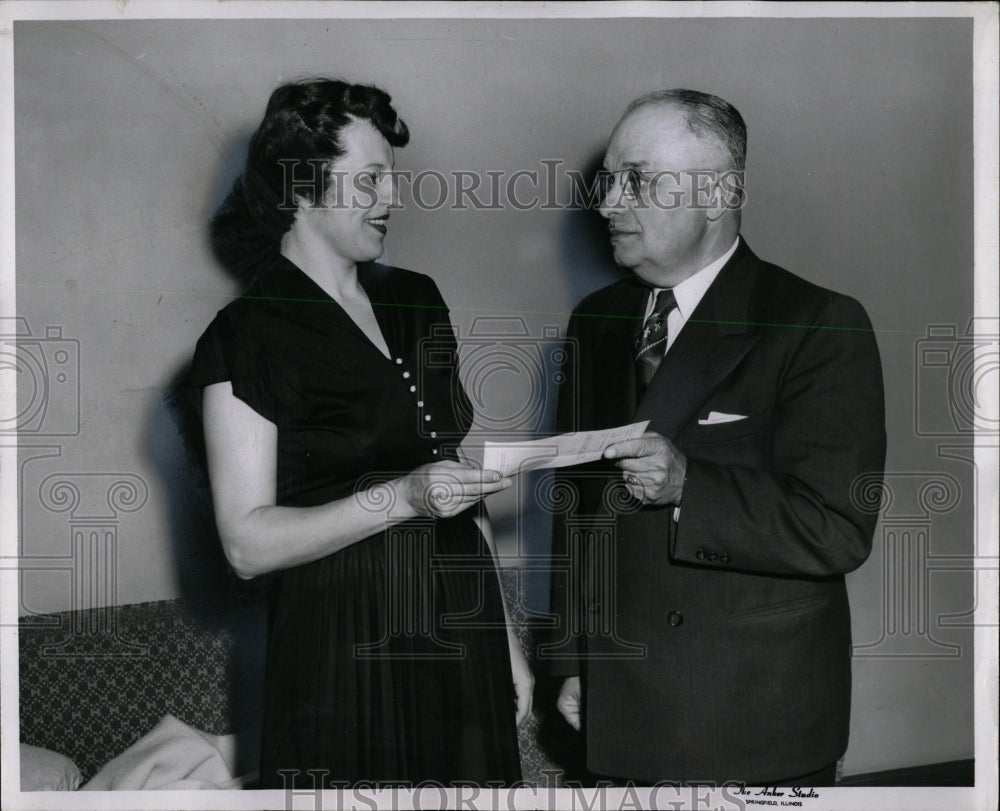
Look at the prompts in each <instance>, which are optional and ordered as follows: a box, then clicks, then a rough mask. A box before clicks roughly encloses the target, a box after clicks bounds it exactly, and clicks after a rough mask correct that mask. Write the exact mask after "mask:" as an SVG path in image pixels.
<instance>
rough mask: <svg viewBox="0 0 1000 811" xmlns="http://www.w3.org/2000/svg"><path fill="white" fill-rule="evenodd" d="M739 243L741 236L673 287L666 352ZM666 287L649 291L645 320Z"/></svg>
mask: <svg viewBox="0 0 1000 811" xmlns="http://www.w3.org/2000/svg"><path fill="white" fill-rule="evenodd" d="M739 244H740V238H739V237H736V241H735V242H733V244H732V246H731V247H730V248H729V250H728V251H726V252H725V253H724V254H722V256H720V257H719V258H718V259H716V260H715V261H714V262H712V263H711V264H710V265H706V266H705V267H703V268H702V269H701V270H699V271H698V272H697V273H695V274H694V275H692V276H688V278H686V279H685V280H684V281H683V282H681V283H680V284H679V285H677V286H676V287H674V288H673V291H674V298H675V299H676V300H677V306H676V307H675V308H674V309H673V310H671V311H670V313H669V314H668V315H667V343H666V346H665V348H664V350H663V352H664V353H666V352H667V350H669V349H670V347H671V346H672V345H673V343H674V341H675V340H676V339H677V333H679V332H680V331H681V328H682V327H683V326H684V325H685V324H686V323H687V320H688V319H689V318H690V317H691V313H693V312H694V311H695V308H696V307H697V306H698V303H699V302H700V301H701V300H702V298H703V297H704V296H705V293H706V292H707V291H708V288H709V287H710V286H711V284H712V282H714V281H715V277H716V276H718V275H719V271H720V270H722V266H723V265H725V264H726V262H728V261H729V257H731V256H732V255H733V254H734V253H736V248H737V246H738V245H739ZM664 289H665V288H662V287H654V288H653V289H652V290H650V291H649V300H648V301H647V302H646V315H645V316H644V317H643V322H645V319H647V318H649V316H650V315H651V314H652V312H653V307H654V305H655V303H656V294H657V293H659V292H660V291H661V290H664Z"/></svg>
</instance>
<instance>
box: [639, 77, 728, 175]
mask: <svg viewBox="0 0 1000 811" xmlns="http://www.w3.org/2000/svg"><path fill="white" fill-rule="evenodd" d="M647 104H672V105H674V106H675V107H677V108H678V109H679V110H681V112H683V113H684V117H685V120H686V121H687V126H688V129H689V130H690V131H691V132H692V133H694V134H695V135H697V136H698V137H699V138H706V137H708V138H712V139H713V140H715V141H717V142H718V143H719V145H720V146H721V147H722V148H723V149H724V150H725V151H726V152H727V153H728V154H729V160H730V163H731V166H729V167H728V168H730V169H734V170H736V171H737V172H742V171H743V170H744V169H745V168H746V160H747V125H746V123H744V121H743V116H741V115H740V111H739V110H737V109H736V108H735V107H733V105H732V104H730V103H729V102H728V101H726V100H725V99H720V98H719V97H718V96H713V95H711V94H710V93H702V92H700V91H698V90H682V89H672V90H656V91H654V92H652V93H646V94H645V95H643V96H639V98H637V99H636V100H635V101H633V102H632V103H631V104H630V105H629V106H628V109H626V110H625V115H628V114H629V113H631V112H632V111H633V110H635V109H637V108H639V107H645V106H646V105H647Z"/></svg>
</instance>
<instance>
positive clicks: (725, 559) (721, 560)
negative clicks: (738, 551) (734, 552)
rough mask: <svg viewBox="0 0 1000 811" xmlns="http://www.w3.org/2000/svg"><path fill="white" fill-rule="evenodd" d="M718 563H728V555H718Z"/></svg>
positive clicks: (725, 553) (724, 553) (726, 553)
mask: <svg viewBox="0 0 1000 811" xmlns="http://www.w3.org/2000/svg"><path fill="white" fill-rule="evenodd" d="M719 563H729V553H728V552H723V553H722V554H721V555H719Z"/></svg>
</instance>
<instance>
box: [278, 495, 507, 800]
mask: <svg viewBox="0 0 1000 811" xmlns="http://www.w3.org/2000/svg"><path fill="white" fill-rule="evenodd" d="M264 704H265V706H264V721H263V729H262V745H261V763H260V777H261V788H288V787H294V788H303V789H313V788H317V787H319V786H320V785H323V786H324V787H328V788H338V787H347V786H354V785H358V784H365V785H369V784H376V785H377V784H380V783H382V784H386V785H388V784H401V783H402V784H407V783H409V784H413V785H416V784H418V783H421V782H426V781H434V782H436V783H439V784H442V785H449V784H451V783H454V782H456V781H460V782H473V783H477V784H480V785H484V784H487V783H490V784H491V785H499V784H503V785H510V784H512V783H514V782H516V781H518V780H520V777H521V770H520V761H519V757H518V744H517V729H516V725H515V694H514V689H513V680H512V676H511V669H510V657H509V651H508V647H507V634H506V630H505V628H504V613H503V604H502V602H501V594H500V587H499V582H498V578H497V572H496V569H495V566H494V562H493V558H492V555H491V554H490V551H489V548H488V547H487V546H486V543H485V541H484V540H483V538H482V535H481V534H480V532H479V529H478V527H477V526H476V524H475V523H474V522H473V520H472V518H471V511H470V512H468V513H464V514H462V515H459V516H456V517H454V518H451V519H444V520H432V519H428V520H415V521H411V522H406V523H404V524H400V525H398V526H396V527H393V528H391V529H389V530H387V531H386V532H383V533H381V534H379V535H376V536H373V537H371V538H368V539H366V540H364V541H361V542H359V543H357V544H354V545H352V546H350V547H348V548H346V549H343V550H341V551H340V552H337V553H336V554H333V555H330V556H329V557H326V558H323V559H321V560H319V561H316V562H314V563H310V564H307V565H304V566H300V567H296V568H294V569H290V570H287V571H285V572H283V573H281V574H280V575H279V576H278V577H277V578H276V582H275V584H274V590H273V593H272V598H271V607H270V616H269V623H268V650H267V675H266V684H265V702H264Z"/></svg>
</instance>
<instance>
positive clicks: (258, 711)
mask: <svg viewBox="0 0 1000 811" xmlns="http://www.w3.org/2000/svg"><path fill="white" fill-rule="evenodd" d="M249 137H250V135H249V133H245V134H242V135H241V136H239V137H237V138H234V139H233V140H232V142H231V143H230V145H229V151H228V154H229V155H230V158H229V159H228V160H223V161H221V162H220V166H219V173H218V176H217V177H216V179H215V184H214V189H213V194H212V210H213V211H215V210H218V208H219V207H220V206H222V205H224V204H225V201H226V200H227V199H229V198H230V197H231V196H232V189H233V184H234V178H233V174H234V168H233V167H241V166H242V164H243V161H244V160H245V157H246V150H247V143H248V141H249ZM212 230H213V229H212V228H211V225H210V223H205V230H204V235H205V240H206V242H207V243H209V245H210V246H211V248H212V251H213V253H214V254H215V256H216V259H217V260H218V264H219V270H220V272H222V271H224V272H225V273H227V274H228V275H230V276H231V277H232V278H234V279H235V280H236V281H237V283H238V285H239V287H238V288H237V289H240V290H242V289H243V288H244V287H245V286H246V285H247V283H248V282H249V278H248V276H247V274H245V273H240V272H239V267H240V265H239V263H238V260H239V259H240V258H241V256H243V257H245V256H248V255H258V256H259V255H260V254H259V251H260V247H259V246H258V245H249V244H247V243H244V244H243V245H242V250H243V253H242V255H241V254H240V253H239V251H238V250H237V248H236V247H234V246H236V245H237V243H236V242H235V241H232V240H231V241H229V242H228V243H226V244H225V245H222V246H221V247H220V246H219V245H218V244H217V241H216V240H214V239H213V233H212ZM251 251H255V252H257V253H256V254H250V253H248V252H251ZM207 326H208V324H207V323H206V324H204V325H202V327H207ZM196 340H197V336H192V340H191V354H192V355H193V354H194V348H195V341H196ZM189 367H190V364H189V363H185V364H183V365H182V366H181V367H180V368H177V369H174V370H172V373H170V374H169V375H165V384H164V389H163V397H162V398H161V400H160V401H159V402H158V404H157V406H156V407H154V408H153V409H152V410H151V412H150V413H149V414H148V415H147V423H146V426H145V431H144V436H145V437H146V453H147V455H148V458H149V460H150V462H151V463H152V466H153V468H154V469H155V470H156V471H157V473H158V475H159V478H160V484H161V487H162V491H163V492H164V493H165V495H166V500H167V505H168V515H169V519H168V520H169V525H168V527H166V532H167V537H168V538H169V543H170V549H171V552H172V558H173V565H174V570H175V574H176V582H177V583H178V586H179V590H180V596H181V599H182V600H183V602H184V604H185V606H186V608H187V609H188V610H189V611H190V613H191V615H192V616H193V617H194V619H195V620H196V621H197V622H198V623H200V624H202V625H203V626H204V627H205V628H206V629H208V630H211V631H220V630H221V631H223V632H225V633H227V634H229V635H231V637H232V641H233V644H232V651H233V654H232V655H233V660H232V662H231V668H232V669H231V672H232V681H231V684H230V696H229V699H230V708H231V715H230V717H231V718H232V719H233V723H234V730H233V731H237V732H247V733H250V734H249V735H247V736H245V737H246V738H247V746H246V751H243V752H239V753H237V757H238V759H239V760H240V762H241V763H243V764H245V765H246V769H245V770H246V771H250V770H252V769H256V767H257V762H256V761H257V757H258V751H257V747H256V745H255V744H254V734H253V733H255V732H256V729H255V727H257V726H259V723H260V719H261V717H262V715H263V695H262V685H263V681H264V653H265V644H264V643H265V634H266V591H267V582H266V578H263V579H258V580H254V581H249V582H248V581H242V580H240V579H239V578H238V577H237V576H236V575H235V574H234V573H233V572H232V570H231V568H230V567H229V564H228V562H227V561H226V558H225V554H224V552H223V550H222V545H221V542H220V540H219V537H218V533H217V531H216V528H215V514H214V511H213V509H212V496H211V489H210V486H209V481H208V473H207V467H206V463H205V445H204V438H203V435H202V427H201V418H200V408H199V403H198V400H197V393H195V392H192V391H190V390H189V389H188V386H187V381H188V370H189ZM193 394H194V396H192V395H193ZM241 740H242V738H241Z"/></svg>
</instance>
